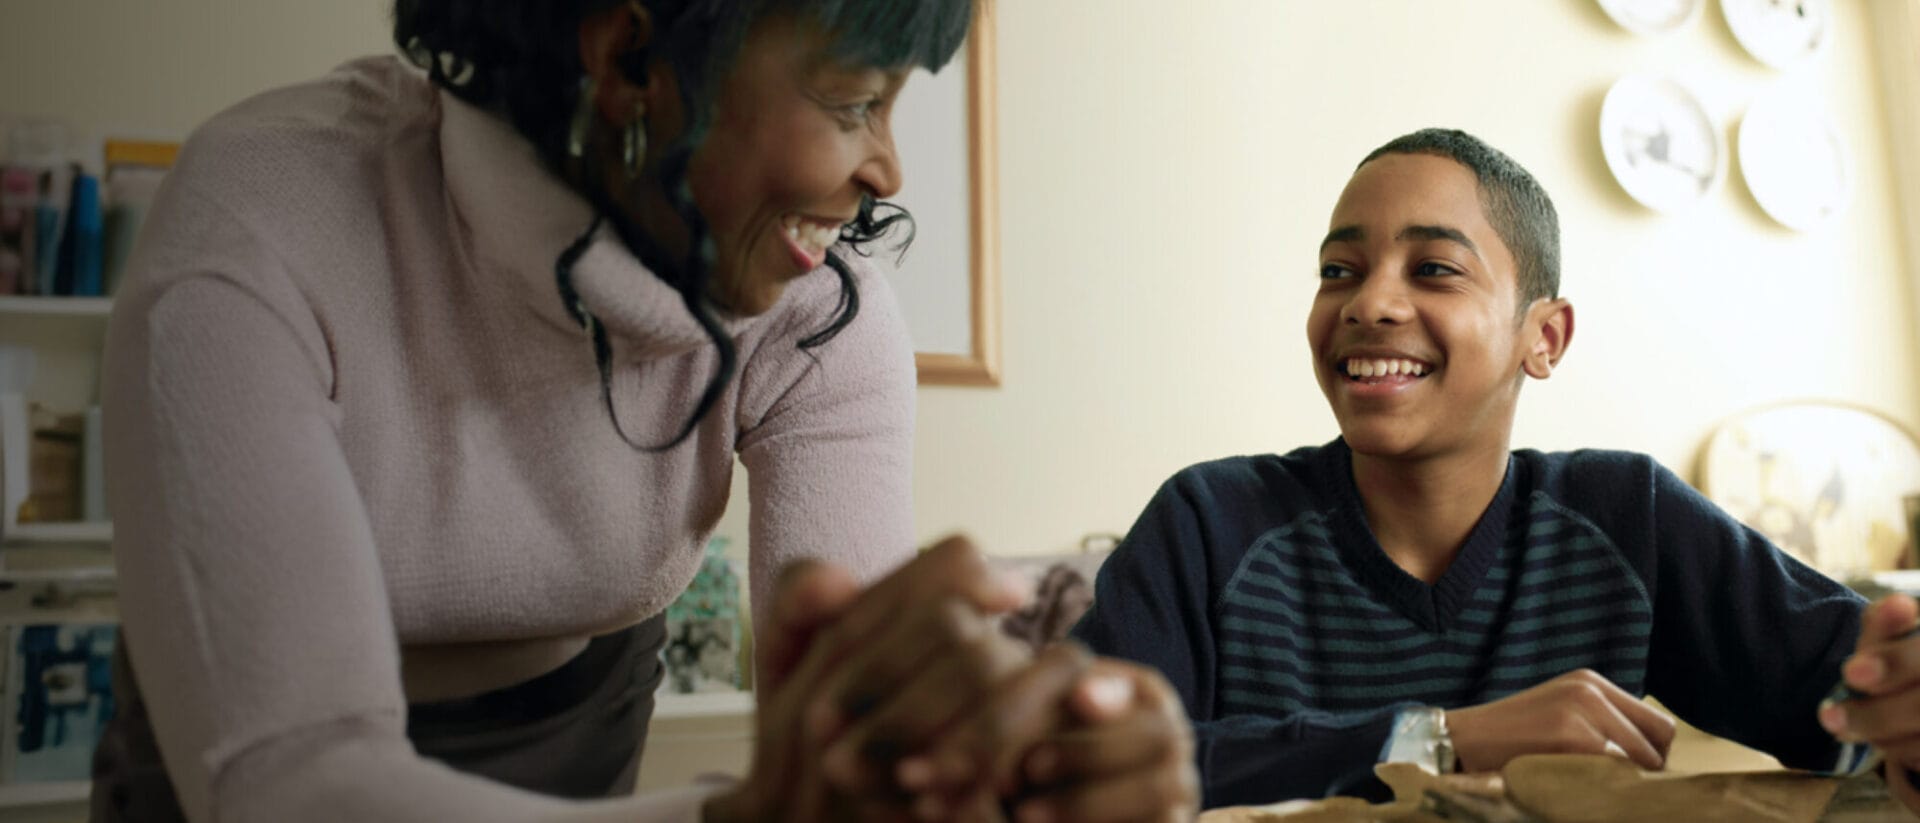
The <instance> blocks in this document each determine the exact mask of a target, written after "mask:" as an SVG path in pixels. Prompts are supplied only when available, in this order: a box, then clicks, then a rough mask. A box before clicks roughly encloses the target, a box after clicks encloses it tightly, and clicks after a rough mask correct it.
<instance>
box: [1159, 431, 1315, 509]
mask: <svg viewBox="0 0 1920 823" xmlns="http://www.w3.org/2000/svg"><path fill="white" fill-rule="evenodd" d="M1332 448H1333V445H1332V444H1329V445H1326V446H1307V447H1303V448H1299V449H1294V450H1293V451H1290V452H1287V453H1285V454H1275V453H1266V454H1247V455H1237V456H1233V457H1221V458H1216V459H1213V460H1205V461H1201V462H1199V463H1195V464H1193V465H1191V466H1188V467H1186V468H1184V469H1181V470H1180V471H1178V472H1175V473H1174V475H1173V476H1172V477H1171V478H1168V480H1167V482H1166V484H1165V485H1164V486H1163V488H1162V493H1163V494H1165V493H1168V492H1172V493H1176V494H1180V495H1183V496H1186V497H1195V496H1199V497H1203V498H1209V499H1217V500H1222V501H1226V500H1231V501H1243V500H1247V499H1254V500H1261V501H1269V502H1271V501H1274V500H1276V499H1298V497H1299V495H1301V494H1302V493H1305V494H1308V495H1311V496H1317V494H1316V493H1317V492H1318V491H1319V490H1320V489H1321V488H1322V487H1323V486H1324V483H1325V480H1326V475H1327V471H1326V466H1327V463H1328V460H1329V458H1330V457H1331V455H1329V454H1328V451H1329V450H1330V449H1332Z"/></svg>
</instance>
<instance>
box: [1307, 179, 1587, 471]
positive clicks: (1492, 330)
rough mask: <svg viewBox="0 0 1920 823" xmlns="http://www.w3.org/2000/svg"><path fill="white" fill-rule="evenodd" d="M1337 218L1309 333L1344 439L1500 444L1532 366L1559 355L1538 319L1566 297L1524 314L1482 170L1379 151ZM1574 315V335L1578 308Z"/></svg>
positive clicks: (1407, 452) (1383, 446)
mask: <svg viewBox="0 0 1920 823" xmlns="http://www.w3.org/2000/svg"><path fill="white" fill-rule="evenodd" d="M1330 229H1331V230H1330V231H1329V232H1328V234H1327V238H1326V241H1325V242H1324V243H1323V244H1322V245H1321V249H1320V278H1321V279H1320V292H1319V294H1318V295H1317V296H1316V297H1315V298H1314V301H1313V309H1312V311H1311V312H1309V313H1308V315H1307V342H1308V344H1309V346H1311V348H1312V350H1313V369H1314V375H1315V377H1316V378H1317V379H1318V380H1319V381H1320V390H1321V391H1322V392H1323V393H1325V394H1326V397H1327V403H1328V404H1329V405H1330V406H1332V408H1333V414H1334V417H1335V418H1337V419H1338V420H1339V422H1340V432H1341V434H1342V435H1343V436H1344V437H1345V438H1346V440H1347V443H1348V445H1350V446H1351V447H1352V448H1353V449H1354V451H1356V452H1358V453H1361V454H1368V455H1375V456H1380V457H1393V458H1424V457H1435V456H1443V455H1447V454H1453V453H1459V452H1462V451H1468V452H1477V451H1480V450H1483V449H1491V450H1498V451H1499V452H1502V453H1504V452H1505V451H1506V449H1507V443H1508V437H1509V434H1510V433H1511V431H1512V428H1513V410H1514V405H1515V402H1516V401H1517V399H1518V397H1519V389H1520V378H1521V376H1522V374H1523V369H1524V370H1525V371H1527V372H1533V373H1534V374H1535V376H1536V377H1545V376H1546V375H1545V373H1543V372H1541V371H1540V370H1539V368H1537V367H1539V366H1544V367H1545V368H1550V367H1551V365H1552V362H1553V361H1557V360H1558V359H1559V349H1560V348H1561V347H1562V346H1564V342H1565V336H1564V335H1554V336H1557V337H1558V338H1559V341H1558V343H1556V344H1554V345H1552V346H1551V347H1550V348H1551V349H1552V350H1551V352H1550V354H1551V357H1550V358H1547V357H1546V355H1545V354H1543V351H1542V350H1543V347H1542V324H1541V322H1540V320H1541V319H1544V318H1546V317H1548V316H1550V315H1551V314H1552V312H1551V311H1542V309H1552V308H1554V306H1553V304H1555V303H1562V304H1563V301H1542V302H1540V303H1538V304H1536V305H1535V306H1534V307H1532V308H1531V309H1530V310H1529V311H1528V313H1527V316H1526V317H1524V318H1523V317H1520V315H1519V304H1518V299H1519V284H1518V279H1517V274H1518V269H1517V266H1516V264H1515V261H1514V257H1513V254H1512V252H1511V251H1510V250H1509V249H1508V248H1507V245H1506V243H1504V242H1502V241H1501V239H1500V235H1499V233H1498V232H1496V231H1495V230H1494V228H1493V226H1492V224H1491V223H1489V222H1488V220H1487V217H1486V213H1485V210H1484V209H1483V208H1482V205H1481V198H1480V187H1479V183H1478V181H1477V179H1476V178H1475V177H1474V174H1473V172H1472V171H1471V170H1469V169H1468V168H1467V167H1466V166H1463V165H1461V164H1460V163H1457V162H1455V161H1453V160H1451V159H1449V158H1446V157H1440V156H1435V155H1425V154H1388V155H1383V156H1381V157H1379V158H1376V159H1375V160H1373V161H1372V162H1369V163H1367V164H1366V165H1364V166H1361V167H1360V169H1359V170H1358V171H1356V172H1355V173H1354V175H1353V178H1352V179H1351V180H1350V181H1348V183H1347V188H1346V190H1345V191H1344V192H1342V193H1341V195H1340V202H1339V203H1338V204H1336V205H1335V206H1334V209H1333V219H1332V221H1331V224H1330ZM1566 321H1567V323H1568V324H1569V327H1568V328H1567V329H1566V331H1567V332H1571V328H1570V323H1571V313H1570V311H1569V312H1568V314H1567V317H1566ZM1530 355H1532V357H1531V358H1530ZM1530 359H1531V360H1537V361H1538V362H1529V361H1530Z"/></svg>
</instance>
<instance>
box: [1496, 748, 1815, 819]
mask: <svg viewBox="0 0 1920 823" xmlns="http://www.w3.org/2000/svg"><path fill="white" fill-rule="evenodd" d="M1501 774H1502V775H1503V776H1505V777H1506V779H1507V798H1508V799H1509V800H1511V801H1513V803H1514V805H1517V806H1519V807H1520V808H1522V809H1525V810H1526V811H1528V812H1530V813H1532V814H1533V815H1534V816H1536V817H1539V818H1542V819H1544V820H1547V821H1551V823H1599V821H1614V820H1644V821H1649V822H1650V823H1651V822H1652V821H1663V820H1673V821H1687V822H1688V823H1717V821H1729V822H1730V823H1731V822H1732V821H1738V823H1813V821H1816V820H1818V819H1820V813H1821V811H1823V810H1824V809H1826V807H1827V803H1828V802H1829V801H1831V800H1832V799H1833V793H1834V791H1835V790H1836V789H1838V788H1839V787H1840V781H1839V780H1837V779H1835V778H1831V777H1818V776H1815V775H1812V774H1808V773H1805V772H1786V771H1770V772H1732V773H1720V774H1695V775H1666V774H1662V773H1659V772H1642V771H1641V770H1640V768H1639V767H1637V766H1635V765H1633V764H1632V763H1630V762H1628V761H1625V760H1621V759H1620V758H1617V757H1611V756H1608V755H1595V754H1540V755H1529V756H1526V757H1518V758H1514V759H1513V760H1512V761H1511V762H1509V763H1507V767H1506V768H1505V769H1504V770H1502V771H1501Z"/></svg>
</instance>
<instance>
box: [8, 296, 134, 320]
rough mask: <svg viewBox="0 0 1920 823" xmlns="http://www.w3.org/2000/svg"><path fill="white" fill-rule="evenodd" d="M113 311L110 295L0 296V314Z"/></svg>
mask: <svg viewBox="0 0 1920 823" xmlns="http://www.w3.org/2000/svg"><path fill="white" fill-rule="evenodd" d="M111 313H113V298H111V297H0V315H9V314H17V315H28V316H39V317H93V318H99V319H102V320H104V319H106V317H107V315H109V314H111Z"/></svg>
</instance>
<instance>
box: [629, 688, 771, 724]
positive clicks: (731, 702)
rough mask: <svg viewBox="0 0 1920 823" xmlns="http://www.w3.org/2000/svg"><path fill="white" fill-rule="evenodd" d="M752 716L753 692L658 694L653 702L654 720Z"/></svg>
mask: <svg viewBox="0 0 1920 823" xmlns="http://www.w3.org/2000/svg"><path fill="white" fill-rule="evenodd" d="M749 714H753V692H704V693H700V694H660V695H657V696H656V697H654V700H653V718H654V719H655V720H679V719H683V718H695V717H734V716H739V715H749Z"/></svg>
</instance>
